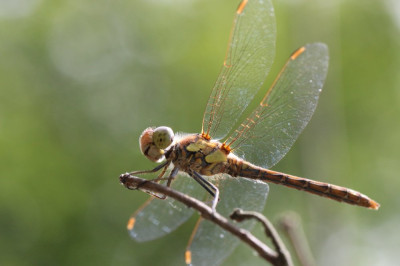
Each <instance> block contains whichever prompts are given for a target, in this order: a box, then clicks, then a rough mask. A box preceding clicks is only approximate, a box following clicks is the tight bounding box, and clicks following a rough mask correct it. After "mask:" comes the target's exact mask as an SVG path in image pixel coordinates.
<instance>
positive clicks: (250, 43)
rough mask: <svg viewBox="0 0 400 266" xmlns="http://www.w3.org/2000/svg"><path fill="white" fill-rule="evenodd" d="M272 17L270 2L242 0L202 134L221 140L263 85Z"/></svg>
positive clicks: (272, 36)
mask: <svg viewBox="0 0 400 266" xmlns="http://www.w3.org/2000/svg"><path fill="white" fill-rule="evenodd" d="M275 32H276V30H275V14H274V9H273V6H272V3H271V1H270V0H257V1H255V0H254V1H253V0H243V1H242V2H241V4H240V5H239V7H238V9H237V11H236V17H235V19H234V22H233V27H232V31H231V37H230V41H229V45H228V51H227V54H226V57H225V61H224V65H223V67H222V70H221V73H220V75H219V77H218V79H217V81H216V83H215V85H214V88H213V90H212V92H211V95H210V98H209V100H208V103H207V106H206V109H205V112H204V117H203V127H202V132H203V133H205V134H208V135H209V136H211V137H212V138H214V139H221V138H224V137H225V136H226V135H227V134H228V133H229V131H230V130H231V129H232V127H233V126H234V125H235V122H236V121H237V119H238V118H239V116H240V115H241V114H242V112H243V111H244V109H245V108H246V107H247V105H248V104H249V102H250V101H251V100H252V99H253V97H254V95H255V94H256V93H257V91H258V90H259V88H260V87H261V85H262V83H263V82H264V80H265V78H266V76H267V74H268V72H269V70H270V67H271V65H272V61H273V57H274V54H275Z"/></svg>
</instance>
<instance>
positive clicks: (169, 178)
mask: <svg viewBox="0 0 400 266" xmlns="http://www.w3.org/2000/svg"><path fill="white" fill-rule="evenodd" d="M165 170H166V168H165ZM165 170H164V171H163V172H162V173H161V174H162V175H164V173H165ZM178 172H179V168H178V167H174V169H172V171H171V173H170V174H169V176H168V177H167V180H168V181H167V187H170V186H171V183H172V180H174V179H175V177H176V175H177V174H178ZM162 175H160V176H159V177H158V178H157V179H156V180H157V181H159V180H161V179H162ZM156 197H157V198H159V199H166V198H167V196H165V195H162V196H156Z"/></svg>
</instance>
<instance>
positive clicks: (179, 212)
mask: <svg viewBox="0 0 400 266" xmlns="http://www.w3.org/2000/svg"><path fill="white" fill-rule="evenodd" d="M171 187H172V188H174V189H175V190H178V191H180V192H182V193H185V194H188V195H190V196H192V197H195V198H197V199H203V198H204V195H205V193H206V191H205V190H204V189H203V188H202V187H201V186H199V185H198V184H197V183H196V182H195V181H194V180H193V179H192V178H190V177H189V176H188V175H186V174H185V173H182V172H179V174H178V175H177V176H176V178H175V180H174V181H173V182H172V185H171ZM192 214H193V209H189V208H188V207H186V206H185V205H184V204H182V203H180V202H178V201H175V200H174V199H172V198H167V199H165V200H161V199H157V198H153V197H152V198H150V199H149V200H148V201H147V202H146V203H144V204H143V205H142V207H140V208H139V209H138V210H137V211H136V212H135V213H134V214H133V215H132V217H131V219H130V222H129V224H128V230H129V233H130V235H131V236H132V238H134V239H135V240H136V241H138V242H143V241H149V240H153V239H156V238H159V237H162V236H164V235H166V234H169V233H170V232H172V231H174V230H175V229H176V228H178V227H179V226H180V225H181V224H183V223H184V222H185V221H186V220H187V219H189V218H190V216H191V215H192ZM132 219H133V220H132ZM132 221H133V222H132ZM132 223H133V224H132Z"/></svg>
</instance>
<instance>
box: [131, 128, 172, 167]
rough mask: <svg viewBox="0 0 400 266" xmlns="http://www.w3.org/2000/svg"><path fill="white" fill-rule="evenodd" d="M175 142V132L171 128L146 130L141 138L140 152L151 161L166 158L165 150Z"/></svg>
mask: <svg viewBox="0 0 400 266" xmlns="http://www.w3.org/2000/svg"><path fill="white" fill-rule="evenodd" d="M173 141H174V132H173V131H172V129H171V128H169V127H157V128H152V127H149V128H146V129H145V130H144V131H143V133H142V134H141V135H140V137H139V145H140V151H141V152H142V153H143V155H144V156H146V157H147V158H148V159H149V160H150V161H153V162H158V161H161V160H162V159H163V158H164V153H165V149H166V148H168V147H169V146H170V145H171V144H172V142H173Z"/></svg>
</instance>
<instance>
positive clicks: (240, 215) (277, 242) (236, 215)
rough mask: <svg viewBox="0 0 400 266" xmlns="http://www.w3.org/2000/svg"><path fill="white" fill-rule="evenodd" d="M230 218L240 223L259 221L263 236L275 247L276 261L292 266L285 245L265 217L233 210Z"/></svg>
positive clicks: (250, 212)
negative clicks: (250, 220) (251, 220)
mask: <svg viewBox="0 0 400 266" xmlns="http://www.w3.org/2000/svg"><path fill="white" fill-rule="evenodd" d="M230 218H231V219H232V220H235V221H237V222H242V221H244V220H248V219H255V220H257V221H259V222H260V223H261V224H262V226H263V227H264V232H265V235H266V236H268V237H269V238H271V240H272V244H273V245H274V247H275V250H276V251H277V253H278V260H279V261H280V264H281V265H288V266H292V265H293V262H292V258H291V257H290V253H289V251H288V250H287V249H286V247H285V245H284V244H283V241H282V239H281V238H280V237H279V234H278V232H277V231H276V230H275V228H274V226H273V225H272V223H271V222H270V221H269V220H268V219H267V217H265V216H264V215H262V214H260V213H258V212H253V211H243V210H241V209H235V210H234V212H233V213H232V214H231V216H230Z"/></svg>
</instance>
